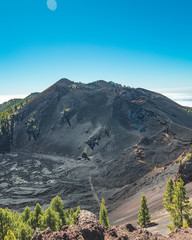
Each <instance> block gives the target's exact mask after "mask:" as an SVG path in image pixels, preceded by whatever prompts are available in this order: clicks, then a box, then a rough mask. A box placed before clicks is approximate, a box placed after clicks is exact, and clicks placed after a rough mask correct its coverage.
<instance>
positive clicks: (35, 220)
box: [28, 203, 43, 229]
mask: <svg viewBox="0 0 192 240" xmlns="http://www.w3.org/2000/svg"><path fill="white" fill-rule="evenodd" d="M42 216H43V209H42V207H41V206H40V204H39V203H37V204H36V206H35V209H34V212H32V213H31V217H30V219H29V220H28V224H29V225H30V226H31V227H32V228H33V229H36V228H37V227H38V228H39V227H40V219H41V217H42Z"/></svg>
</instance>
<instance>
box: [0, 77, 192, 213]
mask: <svg viewBox="0 0 192 240" xmlns="http://www.w3.org/2000/svg"><path fill="white" fill-rule="evenodd" d="M5 140H6V139H5ZM5 140H4V141H3V142H1V143H0V149H4V148H5V147H6V146H7V145H9V143H7V144H5V142H6V141H5ZM191 141H192V115H191V114H189V113H187V112H186V111H185V110H184V109H183V108H182V107H181V106H179V105H178V104H176V103H175V102H173V101H171V100H170V99H168V98H166V97H164V96H162V95H161V94H158V93H154V92H151V91H147V90H144V89H139V88H138V89H131V88H124V87H120V86H119V85H117V84H113V83H107V82H104V81H98V82H95V83H91V84H87V85H85V84H81V83H74V82H71V81H69V80H67V79H62V80H60V81H58V82H57V83H56V84H54V85H53V86H51V87H50V88H48V89H47V90H45V91H44V92H42V93H41V94H39V95H38V96H37V97H36V98H35V99H33V100H32V101H30V102H28V103H27V104H25V105H24V107H23V108H22V109H21V110H20V112H19V113H18V115H17V116H16V120H15V122H14V127H13V140H12V143H11V144H10V145H9V147H8V148H7V149H8V150H9V148H10V151H11V153H7V154H4V155H1V156H0V164H1V166H2V168H1V169H3V170H2V171H1V172H0V174H1V178H0V189H1V194H0V200H1V205H2V206H6V205H8V206H9V207H12V208H17V209H21V208H23V207H24V205H26V203H27V204H29V205H32V206H33V205H34V204H35V203H36V202H40V203H41V204H42V205H46V204H47V202H50V200H51V198H53V197H54V196H55V195H56V194H58V195H60V196H61V197H62V199H63V200H64V204H65V207H75V206H77V205H80V206H81V207H82V208H84V209H85V208H86V209H90V210H92V211H93V212H98V206H99V201H100V199H101V197H102V196H103V197H104V198H105V200H106V203H107V205H108V209H109V210H110V211H111V210H113V209H115V208H116V207H117V206H119V205H120V204H122V203H123V201H124V200H125V199H127V198H129V197H130V196H132V195H133V194H135V193H136V192H137V191H138V189H140V190H142V189H143V188H144V187H145V183H147V182H148V181H149V179H150V177H149V178H148V176H150V173H153V169H154V168H155V167H157V168H158V169H164V168H165V167H167V166H169V165H170V164H172V162H173V161H174V160H176V159H177V158H178V157H179V156H180V155H181V154H182V153H183V152H185V151H188V150H189V148H190V146H191ZM3 144H4V145H3ZM85 147H86V148H87V153H86V154H85V152H86V151H85V152H84V149H85ZM83 152H84V154H82V153H83ZM167 177H169V176H168V175H166V178H167ZM143 180H144V181H145V182H143ZM158 181H161V179H160V178H159V179H158Z"/></svg>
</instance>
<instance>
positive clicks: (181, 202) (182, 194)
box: [167, 178, 192, 231]
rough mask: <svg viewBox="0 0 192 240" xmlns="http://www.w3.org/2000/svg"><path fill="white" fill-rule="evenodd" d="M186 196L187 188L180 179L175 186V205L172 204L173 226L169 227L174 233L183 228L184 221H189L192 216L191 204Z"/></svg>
mask: <svg viewBox="0 0 192 240" xmlns="http://www.w3.org/2000/svg"><path fill="white" fill-rule="evenodd" d="M188 199H189V198H188V197H187V196H186V188H185V187H184V182H183V180H182V179H181V178H179V179H178V181H177V182H176V185H175V186H174V195H173V204H170V207H169V213H170V219H171V221H172V225H167V226H168V228H169V229H170V230H171V231H173V230H174V229H175V228H181V227H182V226H183V221H184V220H186V221H188V220H189V217H190V215H191V212H190V210H191V208H192V206H191V204H190V203H189V200H188Z"/></svg>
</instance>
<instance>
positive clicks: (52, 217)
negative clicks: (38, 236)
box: [40, 207, 61, 231]
mask: <svg viewBox="0 0 192 240" xmlns="http://www.w3.org/2000/svg"><path fill="white" fill-rule="evenodd" d="M40 223H41V224H40V228H41V230H44V229H45V228H48V227H50V228H51V230H52V231H57V230H59V228H60V226H61V220H60V218H59V213H58V212H56V211H54V210H53V209H52V208H50V207H49V208H47V210H46V211H45V212H44V214H43V217H42V218H41V220H40Z"/></svg>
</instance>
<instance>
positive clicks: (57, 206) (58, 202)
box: [51, 196, 66, 225]
mask: <svg viewBox="0 0 192 240" xmlns="http://www.w3.org/2000/svg"><path fill="white" fill-rule="evenodd" d="M51 209H53V210H54V211H55V212H58V213H59V217H60V219H61V220H62V224H61V225H66V219H65V212H64V205H63V201H62V199H61V198H60V197H59V196H56V197H55V198H53V199H52V201H51Z"/></svg>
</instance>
